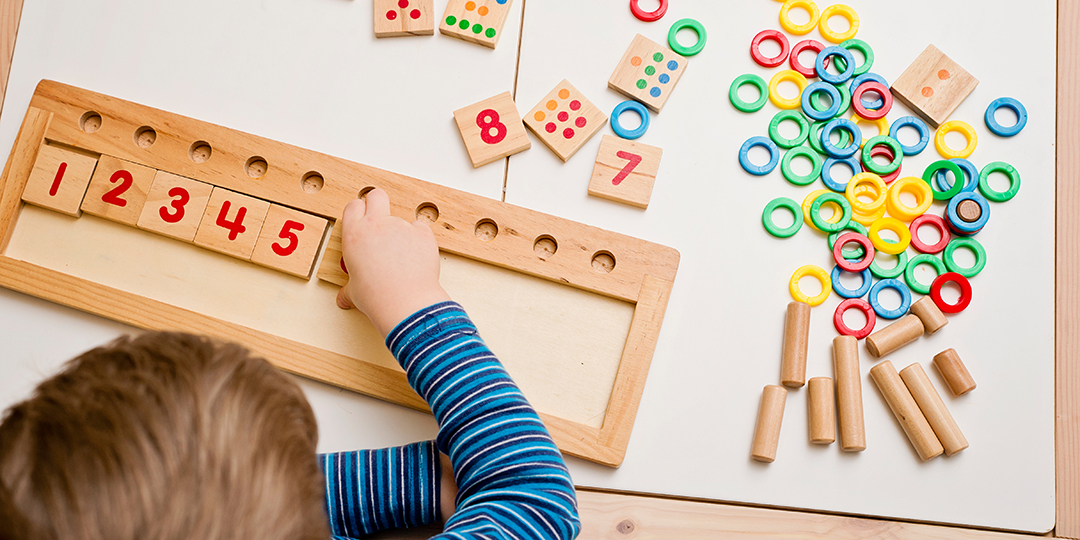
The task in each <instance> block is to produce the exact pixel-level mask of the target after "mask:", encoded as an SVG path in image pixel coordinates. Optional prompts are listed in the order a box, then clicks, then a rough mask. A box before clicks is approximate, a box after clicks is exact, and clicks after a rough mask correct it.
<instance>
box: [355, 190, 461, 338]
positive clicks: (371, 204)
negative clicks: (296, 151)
mask: <svg viewBox="0 0 1080 540" xmlns="http://www.w3.org/2000/svg"><path fill="white" fill-rule="evenodd" d="M341 226H342V231H341V247H342V253H343V256H344V259H345V266H346V267H347V268H348V269H349V282H348V283H347V284H346V285H345V286H344V287H342V288H341V292H339V293H338V297H337V304H338V307H340V308H342V309H351V308H352V307H354V306H355V307H356V308H358V309H359V310H360V311H362V312H364V314H366V315H367V316H368V318H369V319H371V322H372V323H373V324H374V325H375V328H376V329H377V330H378V331H379V332H380V333H382V335H383V336H385V335H387V334H389V333H390V331H391V330H393V329H394V327H395V326H397V324H398V323H399V322H401V321H402V320H404V319H405V318H406V317H408V316H409V315H412V314H413V313H416V312H417V311H419V310H421V309H423V308H425V307H427V306H430V305H432V304H436V303H439V302H445V301H448V300H450V297H449V296H448V295H447V294H446V291H444V290H443V288H442V286H441V285H439V246H438V244H437V243H436V242H435V235H434V234H432V232H431V228H430V227H428V225H427V224H426V223H424V222H422V221H415V222H413V223H411V224H410V223H408V222H406V221H405V220H403V219H401V218H398V217H394V216H391V215H390V198H389V196H387V194H386V192H385V191H383V190H381V189H375V190H372V191H370V192H368V194H367V196H366V197H365V198H364V199H357V200H355V201H352V202H350V203H349V204H348V206H346V207H345V214H344V216H343V217H342V218H341Z"/></svg>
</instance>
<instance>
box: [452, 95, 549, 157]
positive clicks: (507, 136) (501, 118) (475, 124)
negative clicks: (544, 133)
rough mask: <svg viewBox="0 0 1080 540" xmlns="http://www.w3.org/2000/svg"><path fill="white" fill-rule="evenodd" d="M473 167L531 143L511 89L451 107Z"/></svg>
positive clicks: (525, 148)
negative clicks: (468, 103)
mask: <svg viewBox="0 0 1080 540" xmlns="http://www.w3.org/2000/svg"><path fill="white" fill-rule="evenodd" d="M454 121H455V122H456V123H457V127H458V131H460V132H461V138H462V140H464V141H465V150H466V151H467V152H468V153H469V160H470V161H471V162H472V166H473V168H476V167H480V166H483V165H487V164H488V163H491V162H494V161H498V160H500V159H502V158H504V157H507V156H511V155H513V154H516V153H518V152H521V151H522V150H528V149H529V147H531V146H532V143H531V142H529V135H528V133H526V132H525V124H524V123H522V121H521V115H520V114H518V109H517V104H515V103H514V97H513V96H511V95H510V92H503V93H502V94H499V95H497V96H494V97H491V98H488V99H485V100H483V101H481V102H479V103H474V104H472V105H469V106H468V107H464V108H461V109H458V110H456V111H454Z"/></svg>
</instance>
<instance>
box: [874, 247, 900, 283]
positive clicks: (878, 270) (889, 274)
mask: <svg viewBox="0 0 1080 540" xmlns="http://www.w3.org/2000/svg"><path fill="white" fill-rule="evenodd" d="M893 256H894V257H896V267H895V268H889V269H888V270H886V269H884V268H882V267H881V266H880V265H878V259H879V258H880V252H878V251H876V250H875V252H874V262H872V263H870V273H871V274H874V277H876V278H878V279H892V278H895V277H898V276H900V275H901V274H903V273H904V270H905V269H906V268H907V265H908V260H909V258H908V254H907V251H901V252H900V254H899V255H893Z"/></svg>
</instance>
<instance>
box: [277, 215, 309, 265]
mask: <svg viewBox="0 0 1080 540" xmlns="http://www.w3.org/2000/svg"><path fill="white" fill-rule="evenodd" d="M303 230H304V224H303V223H300V222H299V221H293V220H291V219H287V220H285V224H284V225H282V226H281V232H280V233H278V238H281V239H282V240H288V241H289V243H288V245H284V246H283V245H281V243H280V242H274V244H273V245H272V246H270V248H271V249H273V250H274V253H277V254H278V255H281V256H282V257H288V256H289V255H292V254H293V252H294V251H296V246H298V245H300V238H298V237H297V236H296V233H295V232H293V231H296V232H300V231H303Z"/></svg>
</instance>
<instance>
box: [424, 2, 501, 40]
mask: <svg viewBox="0 0 1080 540" xmlns="http://www.w3.org/2000/svg"><path fill="white" fill-rule="evenodd" d="M511 4H513V0H450V1H449V2H447V4H446V12H445V13H443V20H442V22H441V23H440V24H439V32H440V33H442V34H445V35H448V36H453V37H456V38H458V39H463V40H465V41H469V42H472V43H478V44H480V45H483V46H485V47H490V48H492V49H494V48H495V45H497V44H498V43H499V38H500V37H502V29H503V24H505V23H506V17H507V15H509V14H510V5H511Z"/></svg>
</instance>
